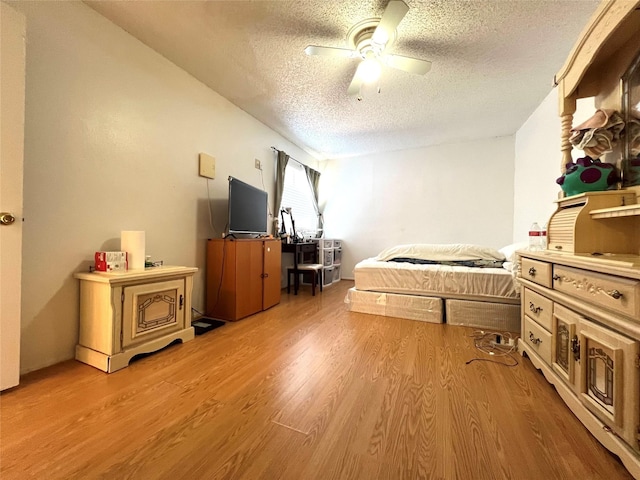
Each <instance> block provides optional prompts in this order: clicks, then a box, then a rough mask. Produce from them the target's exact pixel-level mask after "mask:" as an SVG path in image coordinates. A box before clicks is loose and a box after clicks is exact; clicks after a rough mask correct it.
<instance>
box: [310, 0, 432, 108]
mask: <svg viewBox="0 0 640 480" xmlns="http://www.w3.org/2000/svg"><path fill="white" fill-rule="evenodd" d="M408 11H409V7H408V6H407V4H406V3H404V2H403V1H402V0H391V1H390V2H389V3H388V5H387V8H386V9H385V11H384V13H383V14H382V18H381V19H380V20H377V19H368V20H363V21H362V22H359V23H357V24H356V25H354V26H353V27H351V29H350V30H349V33H348V35H347V38H348V41H349V44H350V46H351V47H352V48H338V47H322V46H318V45H309V46H308V47H307V48H305V49H304V52H305V53H306V54H307V55H325V56H331V57H347V58H360V59H361V60H360V63H359V64H358V68H357V69H356V72H355V74H354V75H353V79H352V80H351V83H350V84H349V88H348V89H347V93H348V94H349V95H357V96H358V100H362V96H361V94H360V93H361V90H362V86H363V84H365V83H373V82H375V81H376V80H377V79H378V78H379V77H380V73H381V70H382V65H386V66H388V67H391V68H396V69H398V70H402V71H404V72H409V73H415V74H417V75H424V74H425V73H427V72H428V71H429V70H430V69H431V62H429V61H427V60H420V59H418V58H411V57H405V56H402V55H393V54H390V53H386V51H385V50H386V49H387V47H389V46H390V45H391V44H392V43H393V42H394V40H395V39H396V27H397V26H398V25H399V24H400V22H401V21H402V19H403V18H404V16H405V15H406V14H407V12H408ZM379 91H380V90H379V89H378V92H379Z"/></svg>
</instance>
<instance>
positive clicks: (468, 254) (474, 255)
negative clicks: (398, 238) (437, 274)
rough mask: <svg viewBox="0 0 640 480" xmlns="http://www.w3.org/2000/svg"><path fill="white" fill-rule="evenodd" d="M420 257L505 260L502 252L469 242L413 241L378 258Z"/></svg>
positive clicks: (438, 259) (429, 258)
mask: <svg viewBox="0 0 640 480" xmlns="http://www.w3.org/2000/svg"><path fill="white" fill-rule="evenodd" d="M398 257H401V258H419V259H421V260H435V261H447V260H504V259H505V257H504V255H503V254H502V253H500V252H499V251H497V250H494V249H493V248H490V247H481V246H479V245H472V244H467V243H450V244H430V243H412V244H408V245H396V246H395V247H391V248H387V249H385V250H383V251H382V252H380V253H379V254H378V256H377V257H375V259H376V260H378V261H381V262H386V261H387V260H390V259H392V258H398Z"/></svg>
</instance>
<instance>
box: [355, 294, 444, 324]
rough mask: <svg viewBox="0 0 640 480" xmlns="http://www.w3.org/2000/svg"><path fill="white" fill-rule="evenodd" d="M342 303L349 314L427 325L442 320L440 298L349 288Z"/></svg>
mask: <svg viewBox="0 0 640 480" xmlns="http://www.w3.org/2000/svg"><path fill="white" fill-rule="evenodd" d="M344 301H345V303H346V304H347V305H348V308H349V310H350V311H351V312H360V313H369V314H373V315H382V316H384V317H397V318H407V319H409V320H419V321H421V322H429V323H442V322H443V318H444V315H443V312H444V308H443V302H442V299H441V298H433V297H421V296H417V295H400V294H396V293H382V292H369V291H361V290H356V289H355V288H350V289H349V291H348V292H347V296H346V298H345V300H344Z"/></svg>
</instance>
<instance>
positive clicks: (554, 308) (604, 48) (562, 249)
mask: <svg viewBox="0 0 640 480" xmlns="http://www.w3.org/2000/svg"><path fill="white" fill-rule="evenodd" d="M638 32H640V0H607V1H603V2H602V3H601V4H600V6H599V7H598V9H597V10H596V11H595V13H594V15H593V17H592V18H591V20H590V21H589V23H588V24H587V25H586V26H585V28H584V30H583V32H582V35H581V36H580V38H579V39H578V40H577V42H576V44H575V47H574V48H573V50H572V52H571V54H570V55H569V58H568V59H567V61H566V62H565V65H564V66H563V68H562V69H561V70H560V71H559V72H558V74H557V75H556V77H555V78H554V81H555V84H556V86H557V91H558V100H559V102H558V107H559V115H560V118H561V132H560V138H561V160H560V172H561V173H563V172H565V169H566V166H567V165H568V164H570V162H571V161H572V158H574V157H575V158H577V157H584V156H585V155H586V153H585V152H584V151H579V150H578V151H574V147H573V145H572V142H571V140H570V139H571V136H572V133H573V132H572V127H574V126H575V125H573V114H574V113H575V111H576V104H577V100H578V99H580V98H586V97H594V104H595V108H596V109H607V110H614V111H617V112H620V115H621V117H622V118H624V121H625V122H626V125H625V128H626V127H628V126H629V125H632V123H629V122H631V121H633V119H634V118H637V119H638V120H640V118H638V105H640V104H638V96H639V95H640V75H639V74H638V73H637V71H638V68H639V67H638V66H639V65H640V34H639V33H638ZM632 131H633V129H627V130H625V131H623V132H622V133H621V134H620V138H619V139H614V140H612V141H611V143H610V145H606V148H604V147H605V145H604V143H601V140H602V138H600V139H599V140H598V145H599V146H600V147H603V148H602V150H601V151H602V152H603V154H602V155H601V157H600V160H601V161H603V162H608V163H611V164H613V165H615V166H616V168H617V169H618V171H619V172H621V179H620V181H619V182H618V183H617V184H616V185H615V187H617V188H618V189H617V190H612V191H603V192H587V193H582V194H579V195H574V196H567V197H564V196H563V195H562V194H560V196H559V197H560V198H559V199H558V200H556V203H557V209H556V211H555V213H554V214H553V215H552V216H551V219H550V220H549V223H548V241H549V245H548V247H547V250H544V251H537V252H530V251H521V252H518V253H519V255H520V258H519V261H518V268H519V280H520V281H521V284H522V296H521V299H522V313H521V317H522V318H521V322H522V324H521V332H522V337H521V338H520V340H519V342H518V347H519V350H520V352H521V353H523V355H526V356H528V357H529V358H530V359H531V362H532V363H533V365H534V366H535V367H536V368H538V369H540V370H541V371H542V372H543V374H544V376H545V378H546V379H547V380H548V381H549V382H550V383H552V384H553V385H554V386H555V387H556V389H557V391H558V393H559V394H560V396H561V397H562V399H563V400H564V401H565V403H566V404H567V406H568V407H569V408H570V409H571V410H572V411H573V413H574V414H575V415H576V416H577V417H578V418H579V419H580V421H581V422H582V423H583V424H584V425H585V427H586V428H587V429H589V431H590V432H591V433H592V434H593V436H594V437H596V438H597V439H598V440H599V441H600V442H601V443H602V444H603V445H604V446H605V447H606V448H608V449H609V450H610V451H611V452H613V453H614V454H616V455H618V457H619V458H620V459H621V460H622V462H623V463H624V465H625V466H626V467H627V469H628V470H629V472H630V473H631V474H632V475H633V476H634V477H635V478H637V479H640V443H639V442H640V181H639V180H638V177H637V176H636V175H635V174H634V168H635V167H634V166H633V165H634V163H633V162H635V157H634V155H637V154H636V153H635V150H634V149H635V148H636V147H635V143H634V142H635V137H634V136H633V133H627V132H632ZM609 133H610V132H609ZM590 134H593V135H595V134H596V132H593V131H592V132H590ZM598 135H604V133H603V132H599V133H598ZM610 138H611V139H613V138H614V137H613V136H611V137H610ZM574 140H575V138H574ZM605 143H606V142H605ZM590 151H591V150H590ZM593 151H594V152H595V153H594V154H598V153H599V151H598V150H597V149H596V150H593ZM605 152H606V153H605ZM584 181H585V182H587V181H588V180H584ZM585 185H586V184H585ZM558 456H562V453H561V452H558Z"/></svg>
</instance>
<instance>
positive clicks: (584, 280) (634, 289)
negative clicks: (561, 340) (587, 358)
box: [553, 265, 640, 319]
mask: <svg viewBox="0 0 640 480" xmlns="http://www.w3.org/2000/svg"><path fill="white" fill-rule="evenodd" d="M553 289H554V290H557V291H559V292H563V293H566V294H568V295H571V296H572V297H575V298H579V299H582V300H585V301H587V302H589V303H591V304H593V305H598V306H601V307H604V308H608V309H610V310H614V311H616V312H620V313H622V314H624V315H628V316H630V317H632V318H636V319H637V318H640V280H631V279H628V278H621V277H616V276H614V275H606V274H602V273H595V272H588V271H584V270H579V269H575V268H571V267H564V266H561V265H556V266H555V267H554V269H553Z"/></svg>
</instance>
